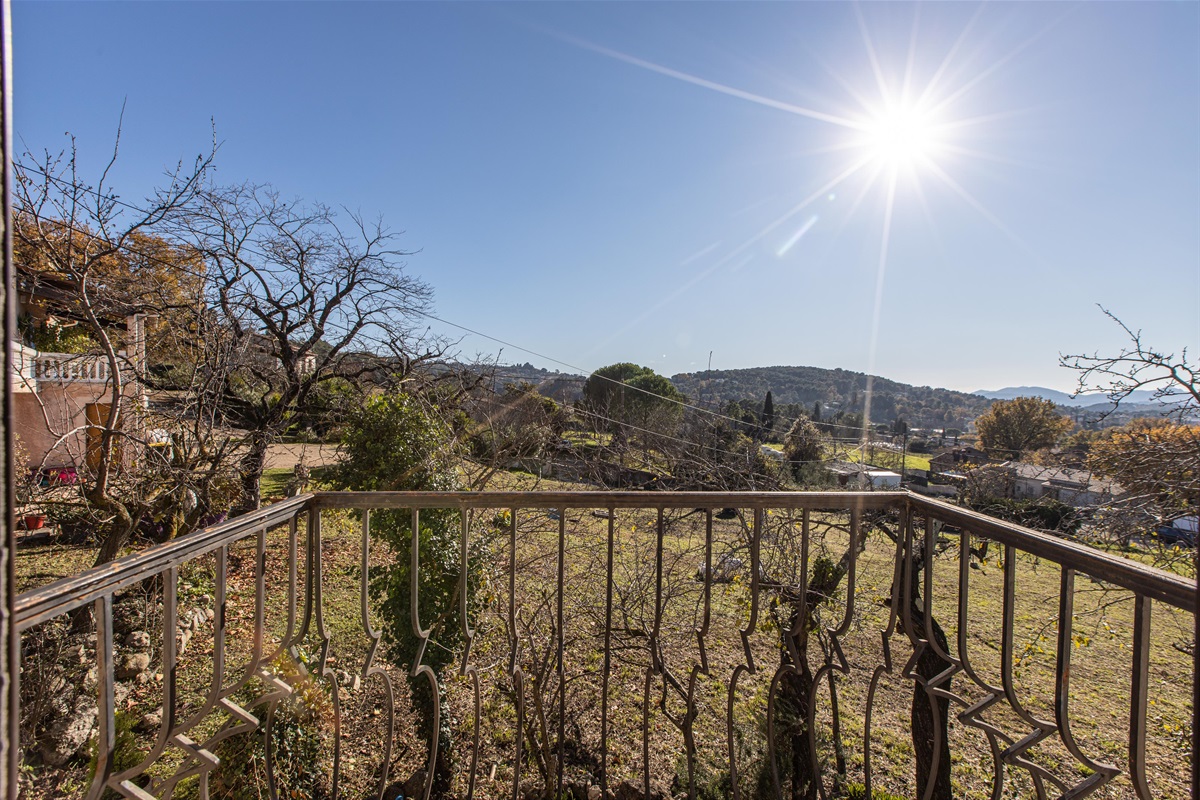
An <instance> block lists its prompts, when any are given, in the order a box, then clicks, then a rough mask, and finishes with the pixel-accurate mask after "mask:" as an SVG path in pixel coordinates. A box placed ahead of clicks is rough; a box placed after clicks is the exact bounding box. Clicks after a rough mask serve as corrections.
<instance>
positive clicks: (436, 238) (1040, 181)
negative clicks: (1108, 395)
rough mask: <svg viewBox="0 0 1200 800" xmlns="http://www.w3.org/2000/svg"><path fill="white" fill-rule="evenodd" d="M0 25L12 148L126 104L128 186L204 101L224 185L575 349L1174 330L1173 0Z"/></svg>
mask: <svg viewBox="0 0 1200 800" xmlns="http://www.w3.org/2000/svg"><path fill="white" fill-rule="evenodd" d="M13 18H14V20H13V25H14V54H15V56H14V57H15V72H14V76H15V86H16V94H15V129H16V133H17V135H18V137H19V139H18V144H20V143H21V141H22V140H23V142H24V144H25V146H27V147H28V148H30V149H33V150H35V151H38V150H41V149H44V148H50V149H53V150H56V149H59V148H61V147H62V146H63V145H64V144H65V143H66V140H65V138H64V132H67V131H69V132H71V133H73V134H75V135H76V137H77V138H78V141H79V146H80V150H81V155H82V158H83V160H84V162H85V164H91V165H95V164H97V163H98V162H99V161H100V160H101V159H102V158H103V157H104V156H105V155H106V154H107V152H108V149H109V148H110V147H111V143H112V139H113V134H114V132H115V129H116V125H117V120H118V115H119V112H120V109H121V105H122V103H123V102H126V103H127V109H126V112H125V120H124V138H123V141H122V157H121V160H120V163H119V168H118V172H117V182H118V185H119V186H120V187H121V190H122V192H123V194H124V196H125V197H127V198H129V199H137V198H140V197H143V196H145V195H146V194H147V193H148V191H149V189H150V188H151V187H152V186H153V185H154V183H155V181H156V180H157V179H158V178H159V176H160V175H161V173H162V170H163V169H164V167H166V166H168V165H170V164H172V163H174V162H176V161H177V160H178V159H179V158H181V157H183V158H191V157H194V156H195V155H196V154H197V153H199V152H200V151H202V150H203V149H204V148H205V146H206V143H207V142H208V140H209V139H210V135H211V134H210V119H211V120H213V121H215V125H216V129H217V136H218V139H219V140H220V142H221V147H220V152H219V156H218V166H219V179H220V180H221V181H224V182H241V181H254V182H271V183H274V184H275V185H276V186H277V187H279V188H280V189H281V190H282V191H283V192H284V193H285V194H289V195H296V196H300V197H304V198H308V199H312V200H319V201H322V202H325V203H329V204H334V205H343V206H347V207H350V208H353V209H357V210H361V211H362V212H363V213H365V214H367V215H368V216H374V215H376V214H378V215H382V217H383V218H384V220H385V221H386V222H387V223H389V224H390V225H391V226H392V227H393V228H395V229H398V230H403V231H405V234H404V237H403V240H402V241H403V244H404V245H405V246H406V247H408V248H410V249H413V250H419V251H420V252H419V253H418V254H417V255H414V256H412V257H411V258H409V259H408V265H409V269H410V270H411V271H412V272H413V273H415V274H417V275H419V276H421V277H422V278H424V279H425V280H426V281H428V282H429V283H430V284H431V285H432V286H433V287H434V289H435V292H436V307H437V312H438V314H439V315H440V316H442V317H444V318H445V319H447V320H451V321H453V322H457V323H460V324H462V325H467V326H470V327H472V328H475V329H477V330H480V331H483V332H485V333H488V334H491V335H493V336H496V337H499V338H501V339H505V340H507V341H510V342H513V343H515V344H517V345H521V346H524V347H528V348H531V349H533V350H536V351H538V352H540V353H544V354H546V355H547V356H551V357H553V358H556V359H561V360H562V361H564V362H567V363H570V364H573V365H577V366H579V367H582V368H584V369H586V370H590V369H595V368H597V367H600V366H603V365H605V364H608V363H611V362H614V361H635V362H639V363H642V364H646V365H649V366H652V367H654V368H655V369H657V370H659V371H660V372H663V373H665V374H668V375H670V374H674V373H677V372H686V371H692V370H697V369H703V368H704V366H705V364H706V362H707V360H708V356H709V351H712V353H713V356H712V364H713V367H714V368H735V367H748V366H760V365H764V366H765V365H774V364H803V365H815V366H822V367H843V368H847V369H856V370H866V369H868V368H870V367H872V365H873V368H874V371H875V372H876V373H878V374H881V375H884V376H886V377H889V378H893V379H897V380H902V381H906V382H911V383H917V384H930V385H935V386H946V387H951V388H956V389H964V390H972V389H978V388H995V387H999V386H1003V385H1013V384H1041V385H1046V386H1051V387H1055V388H1063V389H1069V388H1070V387H1071V376H1070V374H1069V373H1066V372H1065V371H1063V370H1061V369H1060V368H1059V367H1058V366H1057V355H1058V353H1059V352H1060V351H1078V350H1094V349H1097V348H1099V349H1101V350H1107V349H1112V348H1113V347H1115V346H1117V345H1119V343H1120V338H1119V337H1118V336H1117V335H1116V332H1115V330H1114V328H1113V326H1112V325H1111V323H1109V322H1108V321H1107V320H1106V319H1104V317H1103V316H1102V315H1101V313H1100V312H1099V310H1098V309H1097V308H1096V304H1097V303H1102V304H1104V305H1105V306H1107V307H1108V308H1110V309H1111V310H1112V311H1114V312H1115V313H1117V314H1118V315H1120V316H1121V317H1122V318H1124V319H1125V320H1126V321H1127V322H1128V323H1129V324H1131V325H1132V326H1134V327H1141V328H1143V329H1144V331H1145V333H1146V335H1147V338H1148V339H1149V340H1150V341H1152V342H1154V343H1156V344H1158V345H1159V346H1161V347H1163V348H1169V349H1170V348H1173V349H1178V348H1181V347H1184V346H1190V347H1191V348H1192V350H1193V351H1200V5H1198V4H1196V3H1136V4H1119V3H1109V4H1095V3H1083V4H1062V3H1028V4H1005V3H1001V4H993V5H988V6H984V7H979V6H975V5H968V4H957V3H954V4H947V3H943V4H934V5H926V6H921V7H917V6H912V5H908V4H901V3H889V4H865V5H861V6H857V7H856V6H855V5H852V4H845V3H769V4H761V5H760V4H754V3H737V4H732V3H731V4H723V3H702V4H691V3H666V4H653V3H647V4H625V3H604V4H590V3H571V4H550V3H535V4H473V3H464V4H431V3H383V2H379V3H367V4H347V3H340V4H333V3H268V2H261V3H245V4H240V3H163V4H150V3H105V2H98V3H88V4H71V3H41V2H20V0H18V2H16V3H14V7H13ZM905 86H907V87H908V88H907V91H906V90H905ZM885 95H886V96H888V97H891V98H893V106H894V107H895V108H899V109H900V110H899V111H896V112H894V115H892V116H889V115H888V114H883V119H884V122H883V123H879V122H878V119H879V118H880V115H881V113H882V112H881V109H882V108H883V107H884V105H885V103H884V102H883V101H882V99H881V98H883V97H884V96H885ZM922 97H924V98H925V99H924V101H923V103H922V102H920V98H922ZM905 98H906V99H905ZM872 120H876V121H874V122H872ZM888 120H891V122H888ZM864 121H865V122H864ZM880 125H882V130H883V131H885V132H884V133H879V130H881V128H880V127H879V126H880ZM864 129H865V130H864ZM887 131H891V132H893V133H892V134H889V133H887ZM893 134H894V135H893ZM881 142H882V143H883V144H881ZM856 164H857V165H860V166H859V167H858V169H857V171H854V172H853V173H852V174H850V175H849V176H848V177H846V178H845V179H844V180H843V181H842V182H841V183H839V184H838V185H837V186H836V187H834V188H832V189H827V188H826V187H827V185H828V184H829V183H830V182H831V181H833V180H834V179H836V178H837V177H838V176H839V175H843V174H844V173H846V172H847V171H848V170H850V168H852V167H853V166H855V165H856ZM892 176H894V183H893V177H892ZM892 185H894V193H891V194H889V186H892ZM889 196H891V197H892V202H891V203H890V207H891V208H892V214H891V215H890V225H887V224H885V222H886V220H888V219H889V215H888V213H887V212H888V208H889ZM805 200H811V202H809V203H808V205H805V206H803V207H802V208H798V206H800V205H801V204H802V203H804V201H805ZM885 232H886V234H887V239H886V240H887V250H886V254H884V253H882V252H881V251H882V246H883V244H884V241H885ZM881 264H882V265H883V267H884V270H883V273H882V280H881V271H880V267H881ZM448 331H449V332H453V329H448ZM461 349H462V350H463V351H464V352H465V353H466V354H468V355H469V354H472V353H474V352H476V351H480V352H495V350H497V349H498V345H496V344H495V343H493V342H490V341H487V340H484V339H479V338H475V337H467V338H465V339H464V340H463V342H462V344H461ZM504 359H505V360H506V361H510V362H512V361H515V362H524V361H531V362H533V363H534V364H535V365H538V366H546V367H549V368H551V369H553V368H555V367H556V366H558V365H555V364H553V363H551V362H548V361H545V360H543V359H539V358H536V357H534V356H531V355H528V354H526V353H523V352H520V351H518V350H514V349H511V348H509V349H506V350H505V353H504ZM559 368H562V369H564V370H565V369H566V368H565V367H559Z"/></svg>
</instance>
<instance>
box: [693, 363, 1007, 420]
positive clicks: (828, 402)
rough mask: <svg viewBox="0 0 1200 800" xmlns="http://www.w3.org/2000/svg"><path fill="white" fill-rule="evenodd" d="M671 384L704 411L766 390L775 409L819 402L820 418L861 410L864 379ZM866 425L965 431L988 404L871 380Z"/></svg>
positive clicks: (725, 376)
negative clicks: (898, 423)
mask: <svg viewBox="0 0 1200 800" xmlns="http://www.w3.org/2000/svg"><path fill="white" fill-rule="evenodd" d="M671 382H672V383H674V384H675V386H676V387H677V388H678V389H679V390H680V391H681V392H683V393H684V394H685V395H687V396H688V397H689V398H690V399H691V400H692V402H696V403H703V404H704V405H705V406H707V407H710V408H711V407H720V406H724V405H725V404H726V403H729V402H731V401H734V400H739V401H746V402H748V403H754V404H761V403H762V401H763V398H764V397H765V396H766V394H767V391H768V390H770V391H771V393H772V396H773V398H774V400H775V403H776V405H779V404H781V403H782V404H789V403H795V404H799V405H803V406H812V405H813V404H814V403H817V402H820V403H821V405H822V413H823V414H824V413H827V412H837V411H847V412H854V411H859V412H861V411H862V410H863V405H864V402H865V393H866V387H867V376H866V375H865V374H864V373H861V372H851V371H849V370H844V369H822V368H820V367H752V368H749V369H729V370H706V371H702V372H690V373H689V372H685V373H681V374H679V375H673V376H671ZM872 388H873V392H874V397H873V399H872V401H871V419H872V421H874V422H890V421H892V420H894V419H895V418H896V417H903V418H904V419H905V421H907V422H908V423H909V424H910V425H913V426H916V427H933V428H965V427H966V425H967V423H968V422H969V421H970V420H973V419H974V418H975V417H977V416H979V415H980V414H982V413H983V412H984V411H986V410H987V409H988V407H989V406H990V405H991V404H992V401H991V400H989V399H987V398H985V397H980V396H978V395H973V394H967V393H966V392H955V391H951V390H949V389H935V388H932V387H929V386H910V385H909V384H906V383H899V382H897V381H892V380H888V379H887V378H880V377H876V378H875V379H874V382H873V387H872Z"/></svg>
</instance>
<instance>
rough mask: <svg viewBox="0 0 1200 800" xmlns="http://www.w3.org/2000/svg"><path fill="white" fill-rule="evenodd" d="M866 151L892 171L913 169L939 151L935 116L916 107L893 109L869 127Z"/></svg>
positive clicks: (873, 118) (881, 115) (876, 118)
mask: <svg viewBox="0 0 1200 800" xmlns="http://www.w3.org/2000/svg"><path fill="white" fill-rule="evenodd" d="M865 133H866V142H865V144H866V148H867V150H868V152H869V153H870V154H871V155H872V156H873V157H874V158H875V159H877V160H878V161H880V162H882V163H883V164H884V165H886V166H889V167H891V168H892V169H911V168H913V167H916V166H918V165H920V164H921V163H923V162H926V161H927V160H929V159H931V158H932V157H933V156H934V155H935V154H936V153H937V150H938V144H939V141H938V126H937V125H936V124H935V122H934V120H933V118H932V116H931V115H930V114H928V113H927V112H924V111H922V110H921V109H919V108H916V107H912V106H891V107H889V108H887V109H885V110H883V111H880V112H879V113H877V114H875V115H874V116H873V117H872V118H871V119H870V120H869V121H868V123H867V125H866V131H865Z"/></svg>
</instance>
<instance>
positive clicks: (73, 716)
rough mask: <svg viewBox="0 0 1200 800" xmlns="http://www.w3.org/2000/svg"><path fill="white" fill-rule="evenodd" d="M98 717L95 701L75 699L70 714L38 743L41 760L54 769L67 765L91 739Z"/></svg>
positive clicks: (56, 723)
mask: <svg viewBox="0 0 1200 800" xmlns="http://www.w3.org/2000/svg"><path fill="white" fill-rule="evenodd" d="M98 716H99V709H98V708H97V707H96V701H95V700H93V699H92V698H91V697H88V696H87V695H81V696H79V697H77V698H76V699H75V705H74V708H73V709H72V710H71V713H70V714H67V715H66V716H64V717H61V718H60V719H58V720H56V721H55V722H54V724H52V725H51V726H50V727H49V728H48V729H47V730H46V734H45V736H43V737H42V739H41V741H40V742H39V743H38V749H39V750H41V753H42V760H43V761H45V762H46V763H47V764H50V765H51V766H54V767H61V766H62V765H63V764H65V763H67V761H69V760H70V759H71V758H73V757H74V756H75V755H76V754H77V753H78V752H79V751H80V750H81V749H82V748H83V746H84V745H85V744H87V741H88V739H90V738H91V736H92V731H93V730H95V728H96V718H97V717H98Z"/></svg>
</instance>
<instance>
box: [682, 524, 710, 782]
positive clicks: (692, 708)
mask: <svg viewBox="0 0 1200 800" xmlns="http://www.w3.org/2000/svg"><path fill="white" fill-rule="evenodd" d="M712 520H713V513H712V509H711V508H709V509H706V510H705V512H704V590H703V591H704V611H703V616H702V617H701V622H700V627H698V628H696V646H697V648H698V649H699V650H700V663H699V664H695V665H693V666H692V674H691V678H690V679H689V680H688V695H687V711H686V712H685V717H684V720H685V723H684V729H683V743H684V748H685V750H686V751H687V770H688V797H695V796H696V737H695V734H694V733H693V730H692V726H693V723H694V722H695V720H696V715H697V712H696V680H697V678H698V677H699V676H700V675H708V674H709V672H708V652H707V650H706V649H705V646H704V637H705V636H707V635H708V628H709V624H710V623H711V621H712Z"/></svg>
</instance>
